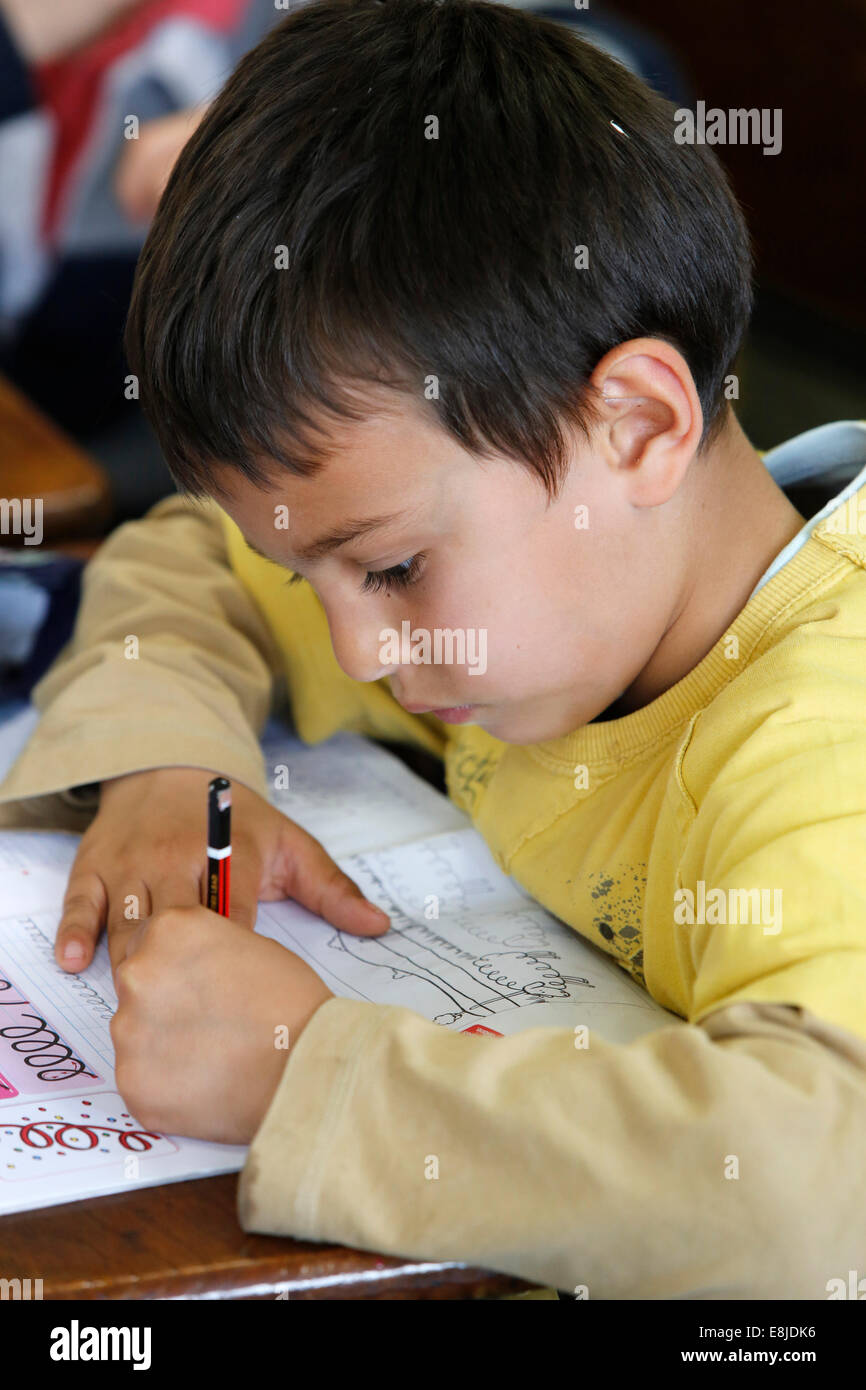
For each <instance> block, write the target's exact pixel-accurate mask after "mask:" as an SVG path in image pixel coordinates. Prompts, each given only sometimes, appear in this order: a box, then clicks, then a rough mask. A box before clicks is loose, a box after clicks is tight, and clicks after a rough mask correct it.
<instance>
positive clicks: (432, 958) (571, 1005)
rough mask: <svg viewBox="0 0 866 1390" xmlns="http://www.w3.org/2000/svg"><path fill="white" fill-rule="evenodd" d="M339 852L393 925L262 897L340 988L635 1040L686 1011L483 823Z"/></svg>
mask: <svg viewBox="0 0 866 1390" xmlns="http://www.w3.org/2000/svg"><path fill="white" fill-rule="evenodd" d="M338 862H339V864H340V867H341V868H342V869H343V870H344V871H345V872H346V873H347V874H348V875H349V877H350V878H352V879H353V880H354V881H355V882H356V883H357V884H358V886H359V887H360V888H361V889H362V890H363V892H364V894H365V895H366V896H367V897H368V898H369V899H370V900H371V901H372V902H374V903H376V904H377V906H379V907H382V908H384V910H385V911H386V912H387V913H388V915H389V917H390V918H391V929H390V930H389V931H388V932H387V933H386V934H385V935H384V936H381V937H357V936H350V935H348V934H347V933H345V932H340V931H337V930H336V928H334V927H331V926H330V925H329V924H328V923H325V922H322V920H321V919H320V918H317V917H315V916H314V915H313V914H312V913H309V912H307V911H306V910H305V909H303V908H301V907H299V906H298V904H297V903H286V902H278V903H260V904H259V915H258V920H257V923H256V930H257V931H260V932H263V933H264V934H265V935H266V936H271V937H273V938H274V939H275V940H277V941H279V942H281V943H282V944H283V945H285V946H287V947H288V948H289V949H290V950H293V951H295V952H297V954H298V955H300V956H302V957H303V958H304V960H306V961H307V962H308V964H309V965H311V966H312V967H313V969H314V970H315V971H316V972H317V973H318V974H319V975H320V976H321V978H322V979H323V980H324V981H325V983H326V984H327V985H328V988H329V989H331V990H333V992H334V993H335V994H340V995H346V996H349V997H351V998H356V999H366V1000H372V1001H373V1002H375V1003H379V1004H401V1005H404V1006H405V1007H407V1008H410V1009H413V1010H414V1011H415V1012H416V1013H420V1014H423V1016H424V1017H425V1018H429V1019H431V1020H432V1021H434V1022H436V1023H438V1024H440V1025H442V1026H443V1027H446V1028H451V1029H453V1030H455V1031H458V1032H464V1031H466V1030H467V1029H475V1030H481V1031H485V1032H494V1033H498V1034H500V1035H503V1036H507V1035H508V1034H510V1033H515V1032H518V1031H520V1030H521V1029H523V1028H533V1027H545V1026H547V1027H550V1026H557V1027H567V1028H569V1029H574V1028H575V1027H578V1026H580V1025H585V1026H586V1027H587V1028H589V1029H590V1030H596V1031H597V1032H598V1034H599V1035H600V1036H601V1037H602V1038H604V1039H605V1040H606V1041H609V1042H622V1043H628V1042H631V1041H632V1040H633V1039H635V1038H638V1037H640V1036H642V1035H643V1034H644V1033H647V1032H650V1031H652V1030H653V1029H655V1028H659V1027H662V1026H664V1025H665V1024H668V1023H672V1022H680V1021H681V1020H679V1019H678V1017H677V1015H675V1014H672V1013H669V1012H668V1011H667V1010H666V1009H663V1008H661V1006H660V1005H658V1004H657V1003H656V1002H655V1000H653V999H652V998H651V997H650V996H649V995H648V994H647V993H646V991H645V990H643V989H642V988H641V987H640V985H638V984H636V983H635V982H634V981H633V980H632V979H631V977H630V976H628V975H627V974H626V972H625V971H624V970H623V969H622V967H621V966H619V965H618V964H617V963H616V962H615V961H613V960H611V958H610V957H608V956H607V955H605V953H604V952H603V951H601V950H599V948H598V947H596V946H595V945H594V944H593V943H592V942H589V941H586V940H584V939H583V938H582V937H581V936H579V935H578V933H577V932H575V931H573V930H572V929H571V928H570V927H568V926H566V925H565V924H564V923H562V922H560V921H559V920H558V919H557V918H555V917H553V916H552V915H551V914H550V913H549V912H547V911H546V910H545V909H544V908H543V907H541V906H540V905H539V904H538V903H536V902H535V901H534V900H533V899H532V898H531V897H530V896H529V894H527V893H526V892H524V890H523V889H522V888H521V887H520V886H519V885H518V884H517V883H515V882H514V881H513V880H512V879H510V878H509V877H508V876H507V875H506V874H504V873H503V872H502V871H501V869H500V868H499V866H498V865H497V864H496V862H495V860H494V859H493V856H492V855H491V853H490V851H489V849H488V847H487V845H486V844H485V842H484V840H483V839H482V837H481V836H480V835H479V834H478V832H477V831H475V830H461V831H456V832H447V833H444V834H440V835H437V836H433V837H431V838H428V839H427V840H424V841H420V842H417V843H414V844H411V845H400V846H394V847H392V848H389V849H386V850H381V851H377V852H373V853H371V854H362V855H353V856H349V857H347V858H344V859H341V860H339V861H338Z"/></svg>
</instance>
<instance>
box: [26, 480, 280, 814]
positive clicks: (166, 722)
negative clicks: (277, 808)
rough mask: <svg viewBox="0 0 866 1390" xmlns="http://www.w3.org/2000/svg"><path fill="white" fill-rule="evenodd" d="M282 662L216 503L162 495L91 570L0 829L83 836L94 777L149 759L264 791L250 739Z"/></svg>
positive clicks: (147, 764)
mask: <svg viewBox="0 0 866 1390" xmlns="http://www.w3.org/2000/svg"><path fill="white" fill-rule="evenodd" d="M281 669H282V668H281V659H280V654H279V651H278V650H277V648H276V646H275V644H274V640H273V637H272V634H271V633H270V632H269V629H268V627H267V624H266V623H265V621H264V619H263V618H262V616H261V614H260V613H259V611H258V609H257V608H256V605H255V603H254V601H253V600H252V599H251V598H250V596H249V594H247V592H246V590H245V589H244V588H243V586H242V585H241V583H240V582H239V580H238V579H237V578H236V576H235V575H234V573H233V572H232V569H231V566H230V564H229V561H228V556H227V552H226V545H225V538H224V532H223V528H222V525H221V523H220V520H219V515H218V509H217V508H216V507H215V505H214V504H212V503H210V502H207V503H204V504H201V503H195V502H193V501H191V500H190V499H189V498H186V497H183V496H179V495H174V496H171V497H169V498H166V499H164V500H163V501H162V502H159V503H157V505H156V506H155V507H153V508H152V509H151V511H150V512H148V514H147V515H146V516H145V517H143V518H141V519H140V520H138V521H132V522H128V523H126V524H125V525H123V526H121V527H119V528H118V529H117V530H116V531H115V532H114V533H113V534H112V535H111V536H110V537H109V539H108V540H107V541H106V542H105V543H104V545H103V546H102V547H101V548H100V550H99V551H98V552H97V554H96V555H95V556H94V558H93V559H92V560H91V562H90V564H89V565H88V566H87V568H86V570H85V572H84V581H83V592H82V601H81V607H80V610H79V614H78V620H77V623H76V627H75V631H74V633H73V637H72V639H71V641H70V642H69V643H68V644H67V646H66V647H65V648H64V649H63V651H62V652H61V653H60V655H59V656H58V658H57V660H56V661H55V662H54V663H53V665H52V666H51V667H50V668H49V670H48V671H47V672H46V674H45V675H44V676H43V677H42V679H41V681H40V682H39V683H38V684H37V685H36V687H35V688H34V691H33V701H34V703H35V704H36V706H37V708H38V709H39V710H40V712H41V718H40V721H39V723H38V724H37V726H36V728H35V730H34V732H33V734H32V736H31V738H30V739H29V741H28V743H27V744H26V746H25V748H24V749H23V751H22V753H21V754H20V756H19V757H18V759H17V761H16V762H15V763H14V764H13V766H12V768H11V769H10V771H9V773H8V774H7V776H6V778H5V780H4V781H3V782H2V783H0V825H14V826H23V825H29V826H33V827H44V826H48V825H52V826H60V827H63V828H67V829H71V830H81V829H83V828H85V826H86V824H87V822H88V821H89V819H90V818H91V817H92V814H93V809H94V806H95V804H96V800H97V796H98V784H99V783H100V782H102V781H103V780H105V779H106V778H109V777H118V776H121V775H123V774H124V773H129V772H139V771H143V770H145V769H147V768H156V767H172V766H177V767H201V768H205V769H212V768H218V769H219V770H220V772H222V773H224V775H225V776H227V777H229V778H232V779H234V780H237V781H239V782H242V783H243V784H244V785H245V786H248V787H250V788H251V789H252V790H254V791H256V792H258V793H259V795H261V796H266V795H267V791H266V787H265V780H264V768H263V765H262V756H261V751H260V748H259V734H260V732H261V730H262V728H263V726H264V723H265V720H266V718H267V715H268V712H269V708H270V706H271V702H272V697H273V695H274V692H275V684H276V680H277V678H278V676H279V674H280V672H281ZM79 788H80V789H81V790H75V789H79Z"/></svg>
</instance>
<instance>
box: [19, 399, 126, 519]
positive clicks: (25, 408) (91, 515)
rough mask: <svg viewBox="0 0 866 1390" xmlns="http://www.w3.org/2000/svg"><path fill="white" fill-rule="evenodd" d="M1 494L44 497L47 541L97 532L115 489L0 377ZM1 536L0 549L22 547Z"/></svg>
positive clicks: (105, 516)
mask: <svg viewBox="0 0 866 1390" xmlns="http://www.w3.org/2000/svg"><path fill="white" fill-rule="evenodd" d="M0 495H2V496H3V497H6V498H13V497H18V498H25V497H32V498H37V497H38V498H41V499H42V528H43V536H44V539H45V540H46V541H55V540H57V539H58V538H61V537H63V538H67V537H72V536H76V535H80V534H83V533H88V534H93V533H94V532H98V531H100V530H101V528H102V527H103V526H104V525H105V523H106V522H107V521H108V519H109V516H110V511H111V490H110V487H109V483H108V478H107V477H106V475H105V474H104V473H103V471H102V469H101V468H100V466H99V464H98V463H96V462H95V461H94V460H93V459H91V458H89V457H88V455H87V454H85V453H84V452H83V450H81V449H79V448H78V445H77V444H75V443H73V441H72V440H71V439H68V438H67V436H66V435H65V434H63V433H62V432H61V431H60V430H59V429H58V428H57V427H56V426H55V425H53V424H52V423H51V421H50V420H48V419H47V418H46V417H45V416H44V415H43V414H42V413H41V412H40V411H38V410H37V409H36V407H35V406H34V405H32V404H31V403H30V401H28V400H26V399H25V397H24V396H22V395H21V394H20V392H19V391H17V390H16V389H15V387H14V386H12V385H11V384H10V382H8V381H7V380H6V379H5V378H4V377H0ZM21 543H22V541H21V538H20V537H18V536H14V535H3V533H2V531H0V545H20V544H21Z"/></svg>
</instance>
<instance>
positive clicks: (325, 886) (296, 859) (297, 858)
mask: <svg viewBox="0 0 866 1390" xmlns="http://www.w3.org/2000/svg"><path fill="white" fill-rule="evenodd" d="M283 886H284V890H285V892H286V893H287V894H288V896H289V897H292V898H295V899H296V900H297V901H298V902H299V903H301V904H302V905H303V906H304V907H307V908H309V909H310V911H311V912H316V913H318V915H319V916H320V917H324V918H325V920H326V921H327V922H330V923H331V925H332V926H335V927H339V928H340V930H341V931H347V932H351V933H352V934H353V936H381V935H382V933H383V932H386V931H387V930H388V928H389V927H390V925H391V923H390V921H389V919H388V917H387V915H386V914H385V913H384V912H382V911H381V910H380V909H379V908H378V907H375V906H374V905H373V903H371V902H369V901H368V899H367V898H365V897H364V894H363V893H362V892H361V890H360V888H359V887H358V885H357V883H354V882H353V881H352V879H351V878H349V875H348V874H344V873H343V871H342V869H340V868H339V867H338V866H337V865H336V864H335V863H334V861H333V859H332V858H331V856H330V855H329V854H328V852H327V850H326V849H325V847H324V845H322V844H320V843H319V841H318V840H316V839H315V838H314V837H313V836H312V835H310V834H308V833H307V831H306V830H302V829H301V827H300V826H298V825H293V826H292V827H291V833H290V834H289V835H288V836H287V838H286V842H285V848H284V856H283Z"/></svg>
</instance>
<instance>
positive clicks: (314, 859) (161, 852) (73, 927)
mask: <svg viewBox="0 0 866 1390" xmlns="http://www.w3.org/2000/svg"><path fill="white" fill-rule="evenodd" d="M216 775H217V774H216V773H212V772H204V771H202V770H201V769H200V768H191V767H170V768H157V769H155V770H154V771H151V772H134V773H130V774H129V775H128V776H125V777H115V778H112V779H111V780H110V781H108V782H103V784H102V790H101V795H100V803H99V812H98V814H97V815H96V817H95V818H94V820H93V822H92V823H91V825H89V826H88V828H87V830H86V831H85V833H84V835H83V836H82V840H81V844H80V846H79V849H78V854H77V855H76V858H75V862H74V864H73V865H72V869H71V871H70V875H69V883H68V886H67V890H66V896H65V898H64V900H63V916H62V917H61V919H60V926H59V928H58V931H57V941H56V944H55V948H54V950H55V956H56V959H57V961H58V963H59V964H60V965H62V966H64V967H65V968H66V969H67V970H70V971H78V970H83V969H84V968H85V966H87V965H89V964H90V962H91V960H92V959H93V952H94V949H95V947H96V943H97V941H98V939H99V934H100V932H101V931H102V929H103V927H107V929H108V949H109V954H110V957H111V968H112V972H114V971H116V969H117V966H118V964H119V963H120V961H121V960H122V959H123V957H124V955H125V954H126V943H127V941H128V940H129V938H130V936H131V935H132V933H133V932H134V931H135V930H136V928H137V927H138V926H139V924H140V922H141V921H142V920H143V919H144V918H146V917H151V916H153V915H154V914H156V913H157V912H161V911H163V910H164V909H165V908H169V907H196V906H199V905H200V904H201V902H202V900H203V885H204V880H205V878H206V874H207V856H206V850H207V838H206V836H207V788H208V783H209V782H210V780H211V778H212V777H214V776H216ZM232 803H233V804H232V811H233V815H232V868H231V899H230V913H231V918H232V920H233V921H235V922H237V923H238V924H239V925H240V926H242V927H248V928H250V929H251V928H252V927H254V926H255V920H256V911H257V904H258V902H260V901H262V902H274V901H276V900H277V899H278V898H295V899H296V900H297V901H298V902H299V903H301V904H302V905H303V906H304V907H306V908H309V910H310V911H311V912H315V913H318V915H319V916H320V917H324V918H325V919H326V921H328V922H330V923H331V924H332V926H335V927H339V928H340V929H341V930H342V931H348V932H352V933H353V935H355V936H381V935H382V933H383V932H385V931H387V930H388V926H389V922H388V918H387V917H386V916H385V914H384V913H381V912H379V910H378V909H376V908H374V907H373V904H372V903H369V902H368V901H367V899H366V898H365V897H364V895H363V893H362V892H361V890H360V888H358V887H357V885H356V884H354V883H353V882H352V880H351V879H350V878H349V877H348V876H347V875H346V874H344V873H343V872H342V871H341V870H340V869H338V868H337V865H336V864H335V863H334V861H333V859H331V857H330V856H329V855H328V853H327V851H326V850H325V849H324V847H323V846H322V845H321V844H320V843H319V841H318V840H316V839H315V838H314V837H313V836H312V835H309V834H308V833H307V831H306V830H303V829H302V828H301V826H299V825H296V824H295V822H294V821H291V820H289V819H288V818H287V817H286V816H284V815H283V814H282V813H281V812H280V811H277V810H276V809H275V808H274V807H273V806H270V805H269V804H268V802H267V801H264V800H263V799H262V798H261V797H260V796H257V795H256V793H255V792H252V791H250V790H249V788H248V787H244V786H242V785H241V784H240V783H239V782H233V783H232ZM70 949H72V952H73V954H72V956H68V955H67V953H68V952H69V951H70ZM76 952H77V954H76Z"/></svg>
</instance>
